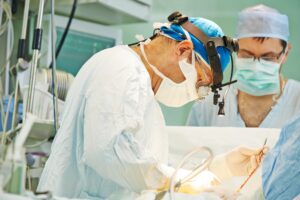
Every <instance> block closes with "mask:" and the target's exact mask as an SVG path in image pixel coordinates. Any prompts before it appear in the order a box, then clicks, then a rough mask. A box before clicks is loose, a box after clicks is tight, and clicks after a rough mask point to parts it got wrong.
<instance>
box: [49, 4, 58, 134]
mask: <svg viewBox="0 0 300 200" xmlns="http://www.w3.org/2000/svg"><path fill="white" fill-rule="evenodd" d="M50 12H51V28H50V29H51V56H52V84H51V85H52V98H53V118H54V130H55V133H56V132H57V129H58V105H57V104H58V103H57V102H58V99H57V98H58V97H57V73H56V56H55V41H54V34H55V27H54V0H50Z"/></svg>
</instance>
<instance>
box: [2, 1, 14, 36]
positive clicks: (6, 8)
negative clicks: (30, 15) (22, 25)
mask: <svg viewBox="0 0 300 200" xmlns="http://www.w3.org/2000/svg"><path fill="white" fill-rule="evenodd" d="M0 7H2V8H3V11H4V13H5V14H6V19H5V21H4V23H3V24H1V21H2V16H1V21H0V36H1V35H2V34H3V33H4V32H5V31H6V29H7V27H8V24H9V21H11V18H12V13H11V7H10V5H9V3H7V2H5V1H3V0H2V1H1V2H0Z"/></svg>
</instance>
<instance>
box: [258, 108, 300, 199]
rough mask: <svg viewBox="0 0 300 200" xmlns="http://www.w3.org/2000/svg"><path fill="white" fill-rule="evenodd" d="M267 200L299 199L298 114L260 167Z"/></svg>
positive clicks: (286, 127) (299, 122)
mask: <svg viewBox="0 0 300 200" xmlns="http://www.w3.org/2000/svg"><path fill="white" fill-rule="evenodd" d="M262 181H263V191H264V196H265V198H266V199H267V200H292V199H294V198H295V197H297V196H298V199H299V198H300V113H299V114H298V116H297V117H296V118H295V119H293V120H291V121H290V122H289V123H288V124H287V125H286V126H284V127H283V129H282V131H281V133H280V136H279V139H278V141H277V143H276V145H275V147H274V148H273V149H271V150H270V152H269V153H268V154H267V156H266V157H265V159H264V161H263V165H262Z"/></svg>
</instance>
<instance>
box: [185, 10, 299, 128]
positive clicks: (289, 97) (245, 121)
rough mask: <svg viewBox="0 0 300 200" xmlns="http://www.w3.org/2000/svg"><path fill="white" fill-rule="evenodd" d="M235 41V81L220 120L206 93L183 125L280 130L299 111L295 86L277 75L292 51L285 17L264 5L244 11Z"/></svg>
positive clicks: (297, 84) (290, 81)
mask: <svg viewBox="0 0 300 200" xmlns="http://www.w3.org/2000/svg"><path fill="white" fill-rule="evenodd" d="M236 37H237V39H238V43H239V47H240V49H239V52H238V54H237V58H236V73H235V75H234V79H236V80H237V81H238V82H237V83H236V84H233V85H231V86H230V88H228V93H227V95H226V96H225V107H224V111H225V116H218V115H217V114H218V109H219V108H218V106H215V105H212V104H211V102H212V101H213V94H211V95H210V96H208V97H207V98H206V99H205V100H204V101H202V102H196V103H195V104H194V105H193V107H192V110H191V112H190V114H189V117H188V120H187V125H189V126H232V127H262V128H281V127H282V126H283V125H284V124H285V123H286V122H287V121H289V120H290V119H292V118H293V117H294V116H295V115H296V113H297V112H299V111H300V83H299V82H298V81H295V80H291V79H286V78H284V77H283V76H282V74H281V71H282V67H283V64H284V63H285V62H286V60H287V58H288V53H289V51H290V49H291V46H290V44H289V43H288V37H289V24H288V17H287V16H286V15H283V14H281V13H279V12H278V11H277V10H275V9H273V8H270V7H267V6H264V5H257V6H253V7H249V8H246V9H244V10H243V11H241V12H240V13H239V15H238V23H237V28H236ZM293 67H298V66H293ZM225 93H226V89H223V91H222V95H224V94H225Z"/></svg>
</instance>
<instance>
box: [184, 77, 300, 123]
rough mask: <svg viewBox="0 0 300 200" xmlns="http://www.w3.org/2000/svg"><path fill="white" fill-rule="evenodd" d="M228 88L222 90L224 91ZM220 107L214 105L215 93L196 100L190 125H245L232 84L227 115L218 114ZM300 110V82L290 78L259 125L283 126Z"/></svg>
mask: <svg viewBox="0 0 300 200" xmlns="http://www.w3.org/2000/svg"><path fill="white" fill-rule="evenodd" d="M225 90H226V89H225V88H224V89H223V90H222V93H224V91H225ZM218 110H219V107H218V106H217V105H213V94H210V95H209V96H207V97H206V98H205V100H203V101H199V102H196V103H195V104H194V105H193V107H192V109H191V112H190V114H189V117H188V119H187V125H189V126H220V127H221V126H231V127H245V123H244V121H243V119H242V118H241V116H240V114H239V112H238V104H237V89H236V88H235V86H234V85H232V86H231V87H230V89H229V91H228V94H227V96H226V98H225V107H224V110H225V116H218ZM299 111H300V83H299V82H298V81H295V80H288V81H287V83H286V85H285V89H284V91H283V94H282V96H281V97H280V98H279V99H278V102H277V104H276V105H275V106H274V107H273V108H272V110H271V111H270V112H269V113H268V115H267V116H266V118H265V119H264V120H263V121H262V123H261V124H260V126H259V127H261V128H282V127H283V125H284V124H285V123H287V122H288V121H289V120H290V119H292V118H293V117H294V116H295V115H296V114H297V113H298V112H299Z"/></svg>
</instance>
